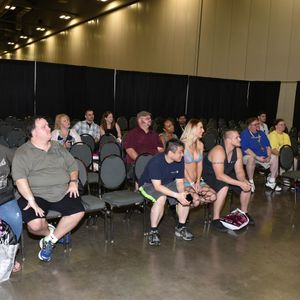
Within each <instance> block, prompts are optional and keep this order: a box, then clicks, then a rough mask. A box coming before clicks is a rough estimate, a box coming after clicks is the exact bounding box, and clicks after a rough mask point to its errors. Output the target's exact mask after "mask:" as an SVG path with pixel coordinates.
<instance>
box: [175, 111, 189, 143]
mask: <svg viewBox="0 0 300 300" xmlns="http://www.w3.org/2000/svg"><path fill="white" fill-rule="evenodd" d="M176 121H177V122H176V123H175V134H176V135H177V136H178V137H179V138H180V137H181V135H182V133H183V131H184V129H185V126H186V122H187V120H186V115H180V116H178V118H177V119H176Z"/></svg>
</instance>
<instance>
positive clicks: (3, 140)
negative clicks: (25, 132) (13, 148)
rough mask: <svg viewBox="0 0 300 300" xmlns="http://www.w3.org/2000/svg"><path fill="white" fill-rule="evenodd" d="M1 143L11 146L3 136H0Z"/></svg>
mask: <svg viewBox="0 0 300 300" xmlns="http://www.w3.org/2000/svg"><path fill="white" fill-rule="evenodd" d="M0 145H2V146H5V147H9V145H8V142H7V141H6V140H5V138H4V137H3V136H0Z"/></svg>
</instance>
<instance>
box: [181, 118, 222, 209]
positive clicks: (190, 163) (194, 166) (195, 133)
mask: <svg viewBox="0 0 300 300" xmlns="http://www.w3.org/2000/svg"><path fill="white" fill-rule="evenodd" d="M203 133H204V128H203V124H202V122H201V121H200V120H199V119H191V120H190V121H189V122H188V124H187V125H186V127H185V130H184V131H183V133H182V136H181V141H182V142H183V143H184V145H185V150H184V175H185V180H184V181H185V182H184V186H185V190H186V191H187V192H188V193H190V194H191V195H192V196H193V206H198V205H199V204H200V203H202V202H211V201H214V200H216V194H215V192H214V191H213V190H212V189H211V188H210V187H209V186H207V185H206V184H205V183H204V182H203V181H202V179H201V176H202V170H203V148H204V147H203V143H202V142H201V141H200V139H201V137H202V135H203Z"/></svg>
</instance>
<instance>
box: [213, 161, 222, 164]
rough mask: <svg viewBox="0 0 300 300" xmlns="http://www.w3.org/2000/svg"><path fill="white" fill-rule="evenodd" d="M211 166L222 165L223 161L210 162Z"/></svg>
mask: <svg viewBox="0 0 300 300" xmlns="http://www.w3.org/2000/svg"><path fill="white" fill-rule="evenodd" d="M211 163H212V164H213V165H224V161H212V162H211Z"/></svg>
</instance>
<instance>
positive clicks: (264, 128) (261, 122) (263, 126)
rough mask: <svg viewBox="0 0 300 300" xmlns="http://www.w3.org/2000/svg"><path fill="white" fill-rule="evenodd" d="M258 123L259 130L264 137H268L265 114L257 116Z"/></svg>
mask: <svg viewBox="0 0 300 300" xmlns="http://www.w3.org/2000/svg"><path fill="white" fill-rule="evenodd" d="M257 119H258V122H259V130H261V131H263V132H264V133H265V135H268V133H269V129H268V125H267V124H266V120H267V114H266V113H265V112H260V113H259V114H258V116H257Z"/></svg>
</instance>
